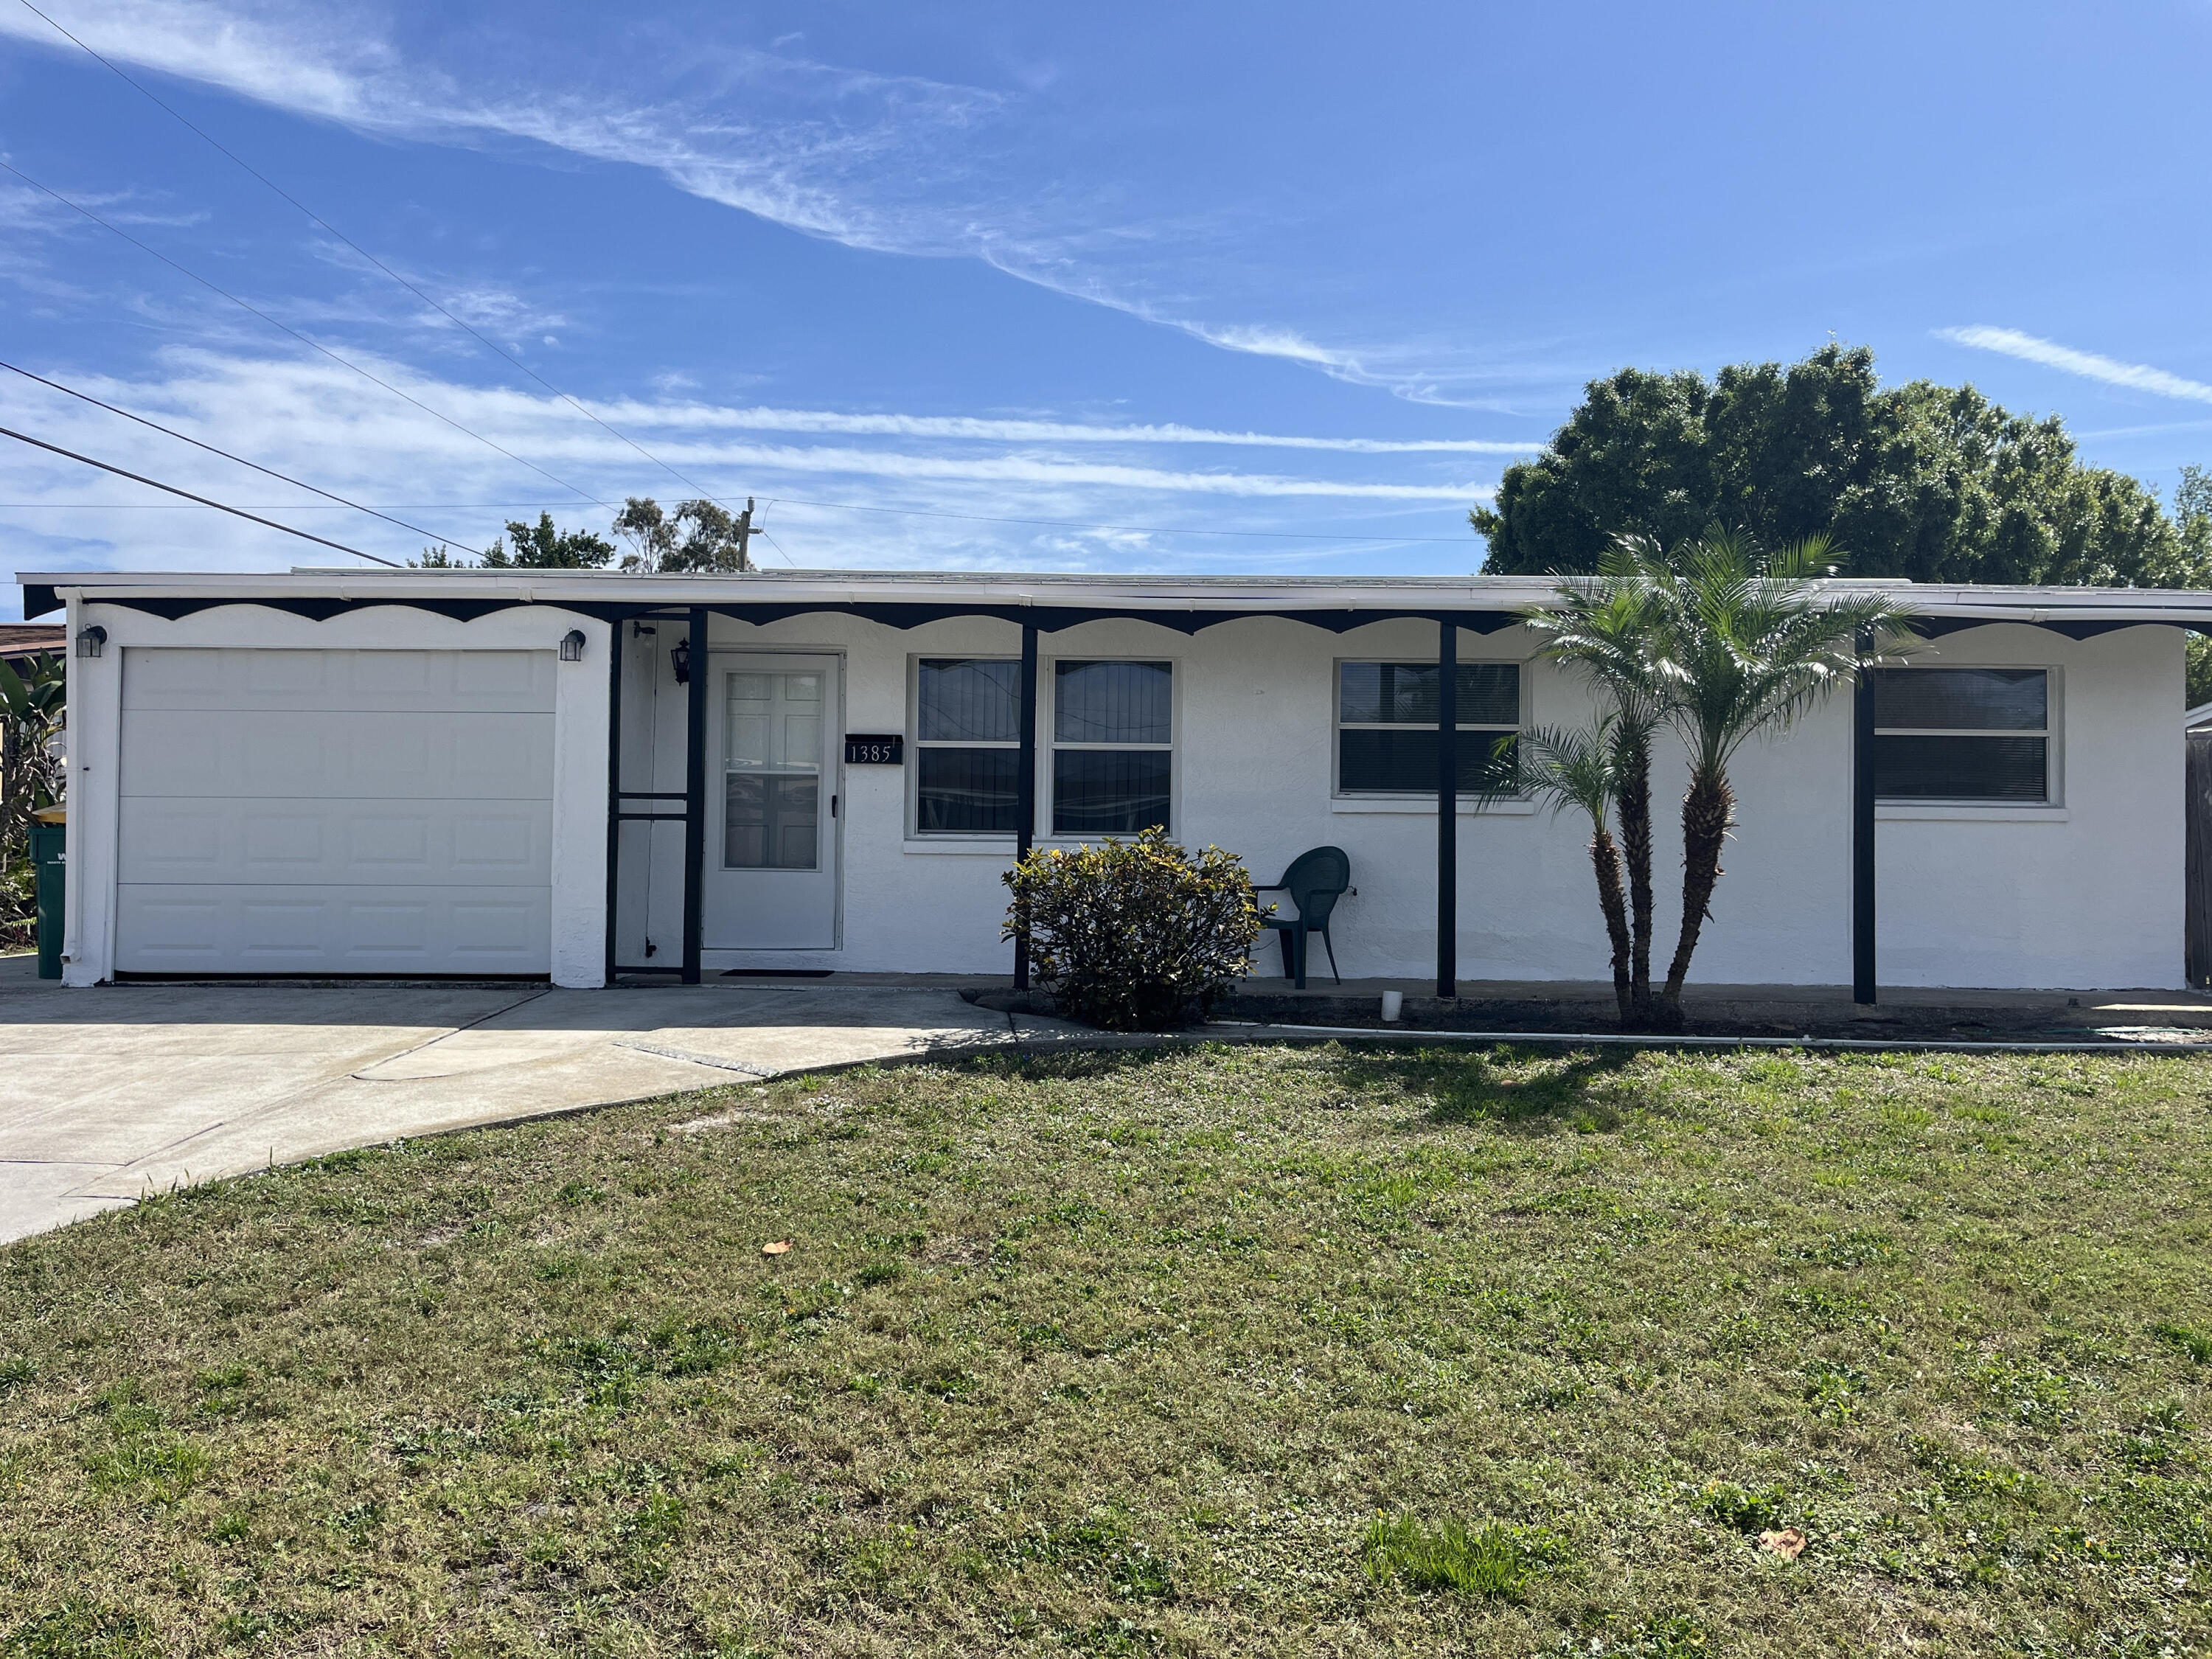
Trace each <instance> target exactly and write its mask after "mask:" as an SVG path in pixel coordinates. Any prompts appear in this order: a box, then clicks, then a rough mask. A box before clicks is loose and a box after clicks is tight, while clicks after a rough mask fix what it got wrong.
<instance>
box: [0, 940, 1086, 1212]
mask: <svg viewBox="0 0 2212 1659" xmlns="http://www.w3.org/2000/svg"><path fill="white" fill-rule="evenodd" d="M34 975H35V959H34V958H33V957H0V1241H5V1240H7V1239H11V1238H20V1237H23V1236H24V1235H26V1234H28V1233H34V1232H40V1231H44V1230H45V1229H46V1228H49V1227H56V1226H59V1225H62V1224H63V1223H64V1222H67V1221H71V1220H74V1219H76V1218H78V1217H80V1216H84V1215H89V1214H92V1213H94V1212H96V1211H100V1210H104V1209H112V1208H114V1207H115V1206H118V1205H122V1204H128V1203H130V1202H131V1201H132V1200H135V1199H137V1198H138V1197H139V1196H140V1195H141V1194H144V1193H146V1192H149V1191H155V1192H159V1191H164V1190H167V1188H170V1187H172V1186H174V1185H180V1184H184V1185H188V1184H190V1183H191V1182H199V1181H209V1180H214V1179H217V1178H219V1177H221V1176H231V1175H239V1174H242V1173H244V1172H245V1171H246V1170H258V1169H261V1168H263V1167H264V1166H266V1165H267V1164H270V1163H272V1162H273V1163H277V1164H283V1163H289V1162H292V1161H295V1160H296V1159H300V1158H313V1157H316V1156H319V1155H320V1154H322V1153H325V1152H337V1151H340V1150H343V1148H345V1147H349V1146H370V1145H374V1144H376V1143H378V1142H381V1141H386V1140H394V1139H401V1138H403V1137H405V1136H410V1135H420V1134H427V1133H435V1132H436V1131H439V1130H444V1129H457V1128H464V1127H469V1126H471V1125H477V1124H486V1123H497V1122H501V1121H507V1120H510V1119H514V1118H520V1117H529V1116H532V1115H537V1114H540V1113H545V1112H556V1111H562V1110H564V1109H572V1108H576V1107H583V1106H595V1105H607V1104H611V1103H616V1102H618V1101H625V1100H639V1099H644V1098H647V1097H651V1096H653V1095H659V1094H668V1093H672V1092H674V1091H679V1090H684V1089H707V1088H719V1087H723V1086H726V1085H729V1084H731V1083H733V1082H738V1081H740V1080H743V1079H748V1078H753V1079H758V1078H769V1077H775V1076H777V1075H779V1074H781V1073H786V1072H794V1071H805V1070H809V1069H811V1068H814V1067H817V1066H829V1065H838V1064H848V1063H851V1062H854V1061H857V1060H894V1059H911V1058H914V1057H915V1056H917V1055H922V1054H939V1053H942V1054H957V1053H960V1052H963V1051H968V1050H973V1049H977V1048H997V1047H1003V1046H1006V1045H1009V1044H1012V1043H1015V1042H1021V1041H1023V1040H1024V1039H1025V1038H1031V1039H1039V1040H1043V1041H1047V1042H1049V1041H1051V1040H1052V1039H1053V1038H1054V1036H1059V1035H1060V1033H1063V1032H1066V1031H1067V1030H1069V1029H1070V1028H1067V1027H1065V1026H1060V1025H1059V1024H1057V1023H1056V1022H1054V1021H1049V1020H1032V1019H1030V1018H1027V1017H1025V1016H1024V1017H1018V1018H1015V1017H1009V1016H1008V1015H1006V1014H1002V1013H994V1012H990V1011H989V1010H987V1009H983V1008H977V1007H975V1006H971V1005H970V1004H969V1003H967V1002H964V1001H963V1000H961V998H960V996H959V994H958V993H957V991H956V990H954V989H952V988H951V987H944V988H914V987H911V985H910V983H909V984H908V986H903V987H894V986H884V985H872V984H866V983H857V984H856V983H824V984H818V985H817V984H799V985H792V984H788V983H785V984H772V985H763V984H758V983H756V982H750V981H722V982H720V983H716V984H709V985H702V986H670V987H619V988H616V989H612V990H606V991H562V990H555V989H550V988H544V987H527V988H514V987H505V988H502V987H489V986H470V985H453V986H439V987H414V986H382V985H362V986H349V987H336V988H333V987H279V988H270V987H263V986H187V985H124V986H111V987H101V988H100V989H97V990H89V991H64V990H62V989H61V988H60V987H58V986H56V985H53V984H52V983H51V982H49V981H40V980H39V979H38V978H36V977H35V976H34Z"/></svg>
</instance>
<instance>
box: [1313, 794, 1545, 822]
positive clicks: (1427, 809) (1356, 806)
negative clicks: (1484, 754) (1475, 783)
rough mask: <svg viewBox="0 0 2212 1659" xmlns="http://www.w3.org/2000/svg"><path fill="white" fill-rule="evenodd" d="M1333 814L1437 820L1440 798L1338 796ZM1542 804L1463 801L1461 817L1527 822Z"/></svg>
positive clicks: (1331, 803)
mask: <svg viewBox="0 0 2212 1659" xmlns="http://www.w3.org/2000/svg"><path fill="white" fill-rule="evenodd" d="M1328 810H1329V811H1332V812H1395V813H1397V814H1399V815H1401V816H1402V817H1431V818H1432V817H1436V815H1437V798H1436V797H1435V796H1434V795H1336V796H1332V797H1331V798H1330V800H1329V803H1328ZM1542 810H1543V807H1542V803H1541V802H1539V801H1533V800H1500V801H1492V803H1490V805H1487V806H1485V805H1480V804H1479V803H1477V802H1474V801H1466V800H1462V802H1460V804H1459V816H1460V817H1463V818H1526V817H1534V816H1535V815H1536V814H1537V813H1538V812H1539V811H1542Z"/></svg>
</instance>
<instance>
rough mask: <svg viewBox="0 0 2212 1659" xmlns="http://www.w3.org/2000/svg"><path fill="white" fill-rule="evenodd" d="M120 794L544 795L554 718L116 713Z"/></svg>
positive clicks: (545, 714) (548, 793)
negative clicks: (119, 720) (120, 735)
mask: <svg viewBox="0 0 2212 1659" xmlns="http://www.w3.org/2000/svg"><path fill="white" fill-rule="evenodd" d="M123 757H124V793H125V794H127V795H163V796H169V797H193V796H201V797H206V796H225V795H246V796H260V797H283V796H307V795H320V796H329V797H337V798H347V797H350V798H353V799H435V798H439V797H451V796H459V797H466V798H469V799H492V798H504V799H517V800H527V799H551V797H552V793H553V715H552V714H551V712H550V710H547V711H541V712H537V713H516V712H512V711H495V712H491V713H483V714H444V715H438V716H435V717H426V716H422V715H416V714H345V713H318V712H314V711H309V710H296V709H292V710H273V709H249V710H243V711H236V712H230V713H222V712H218V711H203V710H192V709H173V708H159V709H157V708H141V709H132V710H126V711H125V714H124V716H123Z"/></svg>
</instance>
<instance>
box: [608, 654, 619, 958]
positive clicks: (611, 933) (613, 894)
mask: <svg viewBox="0 0 2212 1659" xmlns="http://www.w3.org/2000/svg"><path fill="white" fill-rule="evenodd" d="M622 676H623V623H622V621H621V619H620V618H617V619H616V620H615V621H614V622H612V623H610V624H609V625H608V627H607V970H606V971H607V983H608V984H610V985H612V984H613V983H614V982H615V906H616V904H617V902H619V901H620V899H621V897H622V889H621V884H620V883H619V882H618V881H617V875H618V874H619V873H620V872H621V869H622Z"/></svg>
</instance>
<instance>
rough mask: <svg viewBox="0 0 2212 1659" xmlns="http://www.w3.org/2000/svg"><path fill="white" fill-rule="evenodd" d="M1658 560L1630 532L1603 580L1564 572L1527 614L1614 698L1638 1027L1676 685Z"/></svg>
mask: <svg viewBox="0 0 2212 1659" xmlns="http://www.w3.org/2000/svg"><path fill="white" fill-rule="evenodd" d="M1655 561H1659V562H1663V561H1662V556H1661V554H1660V551H1659V549H1658V546H1657V544H1656V543H1649V542H1645V541H1643V540H1640V539H1638V538H1632V537H1623V538H1620V540H1619V541H1617V542H1616V543H1615V544H1614V545H1613V547H1612V548H1610V549H1608V550H1607V553H1606V556H1605V558H1604V560H1603V562H1601V565H1600V566H1599V570H1598V574H1597V575H1596V576H1595V578H1587V577H1566V578H1563V579H1562V580H1560V583H1559V596H1558V599H1557V600H1556V601H1555V603H1554V605H1553V606H1552V607H1547V608H1545V609H1541V610H1535V611H1529V612H1528V614H1527V615H1526V616H1525V617H1523V618H1522V620H1523V622H1524V623H1526V625H1527V626H1528V629H1530V630H1531V631H1532V632H1534V634H1536V635H1538V636H1539V637H1540V638H1542V639H1544V640H1545V641H1546V645H1545V647H1544V654H1545V655H1546V656H1547V657H1549V658H1550V659H1553V661H1554V662H1563V663H1571V664H1573V665H1576V666H1577V667H1579V668H1581V669H1582V670H1583V671H1584V672H1585V673H1586V674H1588V675H1589V678H1590V679H1591V681H1592V682H1593V684H1595V687H1596V689H1597V691H1598V693H1599V696H1601V698H1602V699H1603V700H1604V702H1605V703H1606V705H1607V706H1606V709H1605V712H1604V714H1602V715H1601V717H1600V720H1599V726H1598V730H1599V732H1601V734H1602V739H1601V740H1602V743H1603V746H1604V747H1605V749H1606V750H1607V758H1608V762H1609V766H1608V769H1609V771H1610V773H1611V785H1612V799H1613V805H1614V808H1615V810H1616V811H1618V812H1619V814H1620V851H1621V854H1623V856H1624V857H1625V859H1626V865H1627V875H1628V915H1629V923H1628V928H1629V938H1628V986H1629V992H1628V1002H1627V1006H1626V1007H1624V1008H1623V1010H1622V1011H1621V1018H1622V1021H1623V1023H1624V1024H1636V1025H1642V1024H1649V1023H1650V1003H1651V927H1652V908H1653V907H1652V899H1651V739H1652V738H1653V736H1654V735H1655V734H1656V732H1658V729H1659V727H1660V726H1661V725H1662V724H1663V723H1664V720H1665V711H1666V706H1667V692H1668V687H1667V686H1666V684H1663V683H1662V678H1661V677H1660V675H1659V672H1658V658H1657V655H1656V653H1655V652H1654V650H1653V649H1652V640H1653V630H1654V625H1655V618H1654V615H1653V609H1652V604H1651V592H1650V586H1651V585H1650V579H1649V575H1648V570H1647V567H1648V566H1649V565H1650V563H1651V562H1655ZM1609 925H1610V922H1609V920H1608V926H1609Z"/></svg>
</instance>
